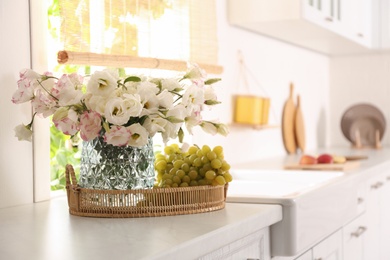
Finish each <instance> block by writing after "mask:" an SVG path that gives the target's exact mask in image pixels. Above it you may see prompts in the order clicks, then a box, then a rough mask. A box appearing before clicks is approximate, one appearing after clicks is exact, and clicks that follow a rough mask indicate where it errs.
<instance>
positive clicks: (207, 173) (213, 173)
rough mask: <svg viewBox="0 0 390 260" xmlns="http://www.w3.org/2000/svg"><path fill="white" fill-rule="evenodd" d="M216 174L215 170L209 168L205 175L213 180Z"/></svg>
mask: <svg viewBox="0 0 390 260" xmlns="http://www.w3.org/2000/svg"><path fill="white" fill-rule="evenodd" d="M216 175H217V174H216V173H215V171H212V170H209V171H207V172H206V174H205V177H206V179H208V180H214V179H215V176H216Z"/></svg>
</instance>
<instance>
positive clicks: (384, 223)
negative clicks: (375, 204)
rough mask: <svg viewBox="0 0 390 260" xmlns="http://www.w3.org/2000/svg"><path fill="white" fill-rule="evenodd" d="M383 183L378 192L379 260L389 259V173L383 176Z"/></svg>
mask: <svg viewBox="0 0 390 260" xmlns="http://www.w3.org/2000/svg"><path fill="white" fill-rule="evenodd" d="M383 182H384V185H383V187H382V190H381V191H380V196H381V198H380V202H381V205H380V209H381V214H380V218H381V219H380V231H379V232H380V241H379V243H380V249H381V251H380V254H381V256H380V259H390V245H389V237H390V172H389V173H387V174H385V175H384V179H383Z"/></svg>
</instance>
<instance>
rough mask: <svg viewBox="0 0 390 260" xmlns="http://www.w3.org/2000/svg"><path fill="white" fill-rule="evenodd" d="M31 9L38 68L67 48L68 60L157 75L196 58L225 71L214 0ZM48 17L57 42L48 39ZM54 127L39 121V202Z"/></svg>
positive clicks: (98, 0) (57, 1)
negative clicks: (220, 62)
mask: <svg viewBox="0 0 390 260" xmlns="http://www.w3.org/2000/svg"><path fill="white" fill-rule="evenodd" d="M48 6H51V7H52V8H51V9H50V14H49V16H50V17H49V20H48V19H47V16H46V14H47V10H48V9H47V8H48ZM53 7H54V8H53ZM31 11H32V12H31V15H32V17H31V21H32V26H31V27H32V35H33V36H32V53H33V69H34V70H37V71H46V70H50V71H53V69H54V67H58V64H57V61H56V60H55V59H54V58H53V57H54V55H53V54H54V53H57V51H59V50H65V52H59V56H58V57H59V62H61V63H64V64H74V65H88V66H91V65H92V66H104V67H117V68H130V70H132V72H134V69H135V68H138V69H144V70H143V71H144V72H145V74H150V75H152V74H153V75H155V73H167V72H162V71H161V70H180V71H182V70H184V69H185V66H186V62H187V61H192V62H197V63H198V64H200V65H201V66H202V67H203V68H204V69H206V71H208V72H209V73H211V74H218V73H221V72H222V67H220V66H218V65H217V53H218V50H217V38H216V21H215V19H216V17H215V2H214V1H212V0H74V1H68V0H50V1H49V0H47V1H42V2H40V1H33V2H32V4H31ZM43 14H44V15H43ZM48 21H49V24H50V28H52V29H53V30H51V31H50V32H51V34H54V35H55V37H54V38H56V39H57V40H56V41H53V40H46V35H44V32H46V31H47V30H45V29H46V28H48V24H47V22H48ZM56 28H57V29H58V30H55V29H56ZM47 39H50V37H47ZM46 47H48V48H46ZM45 57H50V58H49V59H44V58H45ZM92 69H93V67H92ZM145 69H146V70H145ZM151 69H153V70H151ZM155 69H158V70H155ZM81 73H83V72H81ZM49 126H50V122H49V120H36V122H35V125H34V129H35V136H34V175H35V177H34V194H35V199H34V200H35V201H41V200H45V199H48V198H49V197H50V191H49V187H50V183H49V178H48V177H47V176H49V172H50V161H49V158H50V149H49V147H50V138H49V136H50V130H49V129H50V127H49Z"/></svg>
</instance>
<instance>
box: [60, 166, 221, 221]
mask: <svg viewBox="0 0 390 260" xmlns="http://www.w3.org/2000/svg"><path fill="white" fill-rule="evenodd" d="M65 177H66V190H67V195H68V205H69V213H70V214H72V215H77V216H83V217H104V218H137V217H159V216H172V215H183V214H195V213H203V212H210V211H215V210H220V209H223V208H224V207H225V200H226V193H227V188H228V186H227V185H226V186H194V187H180V188H158V189H143V190H142V189H141V190H94V189H85V188H81V187H80V186H79V185H78V184H77V180H76V176H75V173H74V169H73V166H72V165H67V166H66V171H65Z"/></svg>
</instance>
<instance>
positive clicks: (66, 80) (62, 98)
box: [52, 74, 83, 106]
mask: <svg viewBox="0 0 390 260" xmlns="http://www.w3.org/2000/svg"><path fill="white" fill-rule="evenodd" d="M75 83H76V84H77V83H79V82H77V81H75V78H70V77H69V76H68V75H66V74H64V75H63V76H62V77H61V78H60V79H59V80H58V81H57V83H56V84H55V86H54V87H53V89H52V94H53V96H55V97H56V98H57V99H58V104H59V105H60V106H70V105H73V104H77V103H80V100H81V97H82V96H83V92H82V91H81V90H80V89H79V88H78V87H77V85H75ZM79 84H80V83H79Z"/></svg>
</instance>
